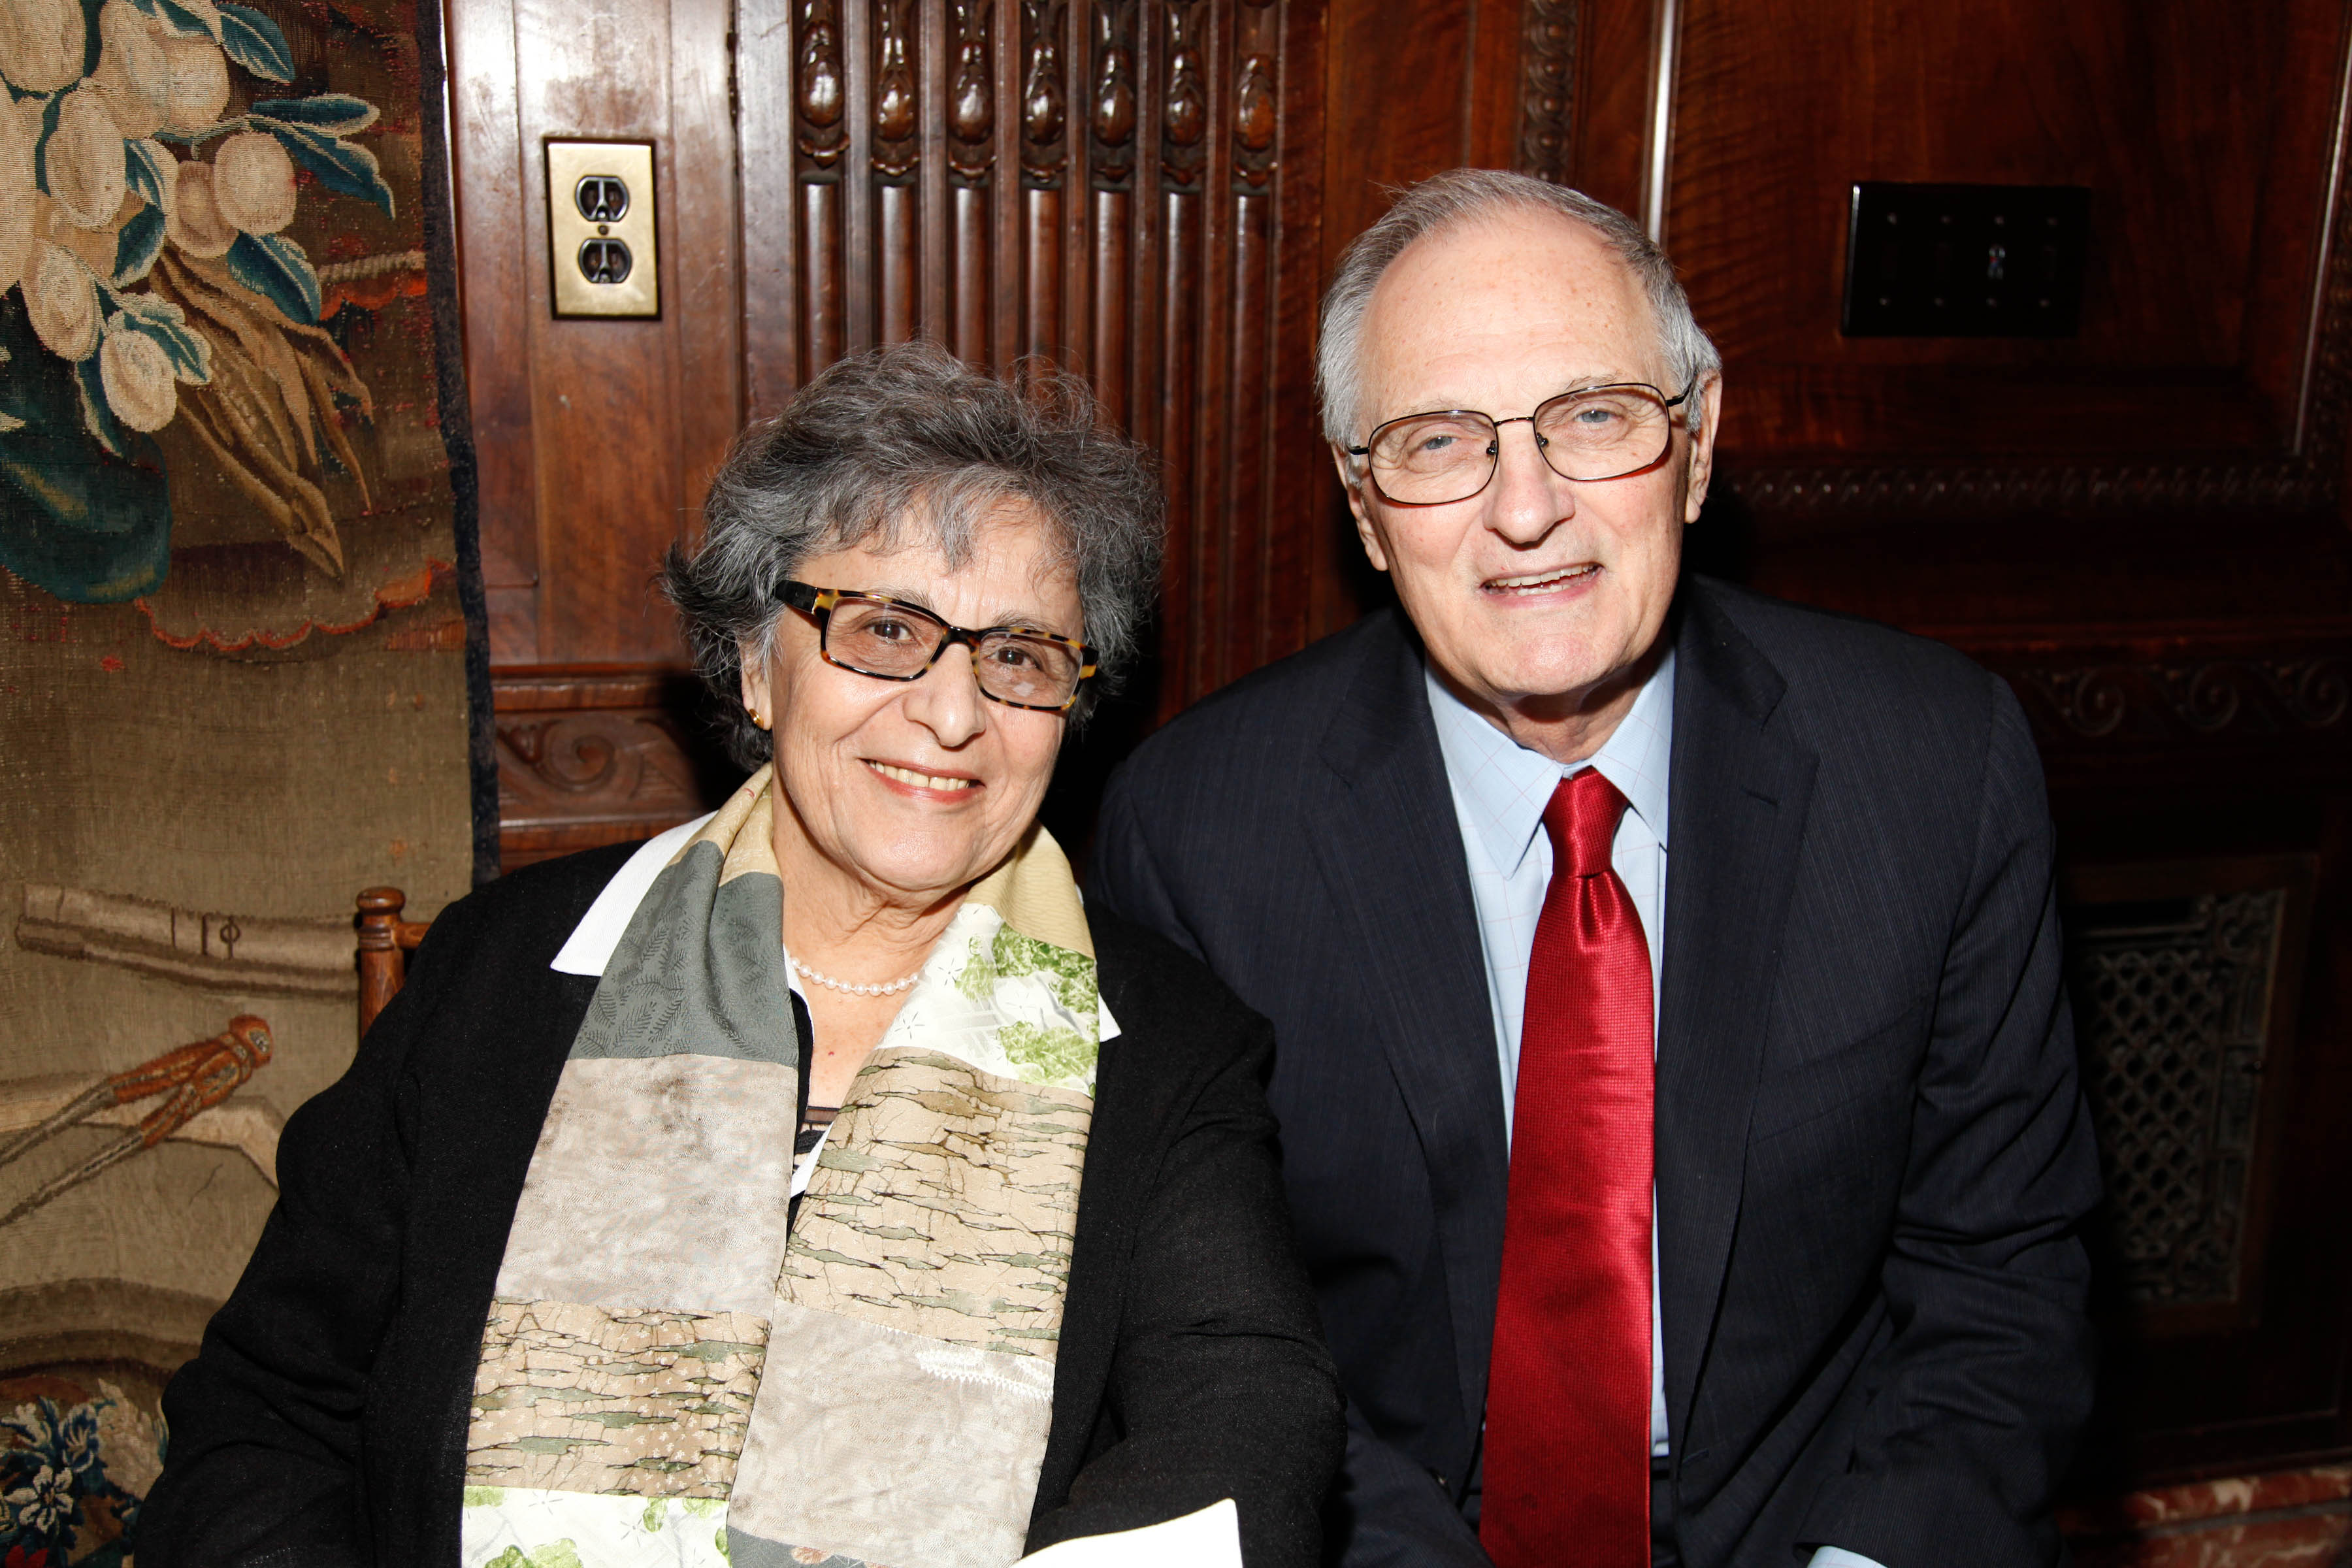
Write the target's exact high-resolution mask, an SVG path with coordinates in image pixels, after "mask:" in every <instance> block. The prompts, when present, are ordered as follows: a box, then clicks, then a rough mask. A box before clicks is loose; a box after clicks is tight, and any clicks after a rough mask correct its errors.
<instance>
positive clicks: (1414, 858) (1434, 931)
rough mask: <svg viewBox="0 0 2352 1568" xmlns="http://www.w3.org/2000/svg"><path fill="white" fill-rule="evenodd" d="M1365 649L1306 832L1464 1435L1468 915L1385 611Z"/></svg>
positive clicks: (1504, 1177)
mask: <svg viewBox="0 0 2352 1568" xmlns="http://www.w3.org/2000/svg"><path fill="white" fill-rule="evenodd" d="M1382 615H1383V616H1385V617H1386V619H1387V625H1386V626H1384V627H1376V628H1373V629H1372V631H1371V632H1370V634H1369V635H1368V636H1367V637H1366V638H1365V642H1366V648H1365V653H1364V658H1363V661H1362V663H1361V664H1360V667H1359V669H1358V674H1357V678H1356V680H1355V682H1354V684H1353V685H1352V687H1351V688H1350V689H1349V694H1348V697H1347V699H1346V700H1344V701H1343V702H1342V704H1341V705H1340V708H1339V711H1338V712H1337V713H1335V714H1334V715H1333V717H1332V721H1331V725H1330V728H1329V729H1328V731H1326V733H1325V736H1324V743H1323V760H1324V762H1325V763H1327V764H1328V766H1329V768H1330V770H1331V772H1332V773H1334V774H1335V775H1336V776H1337V781H1338V784H1339V787H1338V788H1336V789H1333V790H1331V791H1330V792H1329V795H1328V810H1327V811H1325V812H1323V813H1321V814H1319V815H1318V817H1317V820H1316V821H1315V822H1314V823H1313V825H1312V826H1311V827H1310V829H1309V836H1310V838H1311V840H1312V845H1313V848H1314V853H1315V857H1316V859H1317V861H1318V864H1319V865H1320V867H1321V868H1322V871H1323V875H1324V877H1325V879H1327V881H1328V885H1329V886H1330V888H1331V890H1332V893H1333V896H1334V901H1335V902H1336V903H1337V904H1338V905H1339V909H1340V910H1342V911H1343V917H1342V918H1343V919H1346V920H1348V921H1350V922H1351V924H1352V927H1353V931H1352V933H1351V934H1352V938H1353V941H1354V943H1355V951H1356V952H1360V954H1362V955H1363V962H1362V966H1361V969H1360V974H1361V976H1362V981H1363V984H1364V987H1365V990H1366V993H1367V994H1368V995H1369V996H1370V998H1371V1000H1372V1004H1373V1008H1374V1012H1375V1014H1376V1016H1378V1017H1379V1018H1380V1020H1381V1046H1382V1047H1383V1049H1384V1051H1385V1053H1386V1056H1387V1058H1388V1063H1389V1070H1390V1072H1391V1074H1392V1075H1393V1076H1394V1078H1395V1079H1396V1083H1397V1089H1398V1091H1399V1092H1400V1093H1401V1094H1402V1096H1403V1099H1404V1103H1405V1106H1406V1109H1407V1110H1408V1111H1409V1113H1410V1114H1411V1116H1412V1121H1413V1127H1414V1130H1415V1131H1416V1132H1417V1133H1418V1134H1419V1136H1420V1139H1421V1148H1422V1154H1423V1159H1424V1161H1425V1162H1426V1163H1427V1165H1428V1170H1429V1181H1430V1187H1431V1192H1432V1195H1433V1200H1434V1203H1435V1206H1436V1210H1437V1216H1436V1217H1437V1234H1438V1243H1439V1246H1440V1247H1441V1248H1442V1249H1443V1251H1444V1259H1445V1280H1446V1295H1447V1306H1448V1309H1449V1310H1450V1312H1451V1315H1452V1317H1453V1321H1454V1354H1455V1357H1456V1361H1457V1370H1458V1373H1459V1376H1460V1379H1461V1384H1462V1400H1463V1417H1464V1420H1465V1423H1466V1426H1467V1435H1469V1436H1475V1434H1476V1433H1477V1431H1478V1428H1479V1424H1480V1421H1481V1419H1482V1415H1483V1412H1484V1408H1485V1405H1486V1361H1487V1353H1488V1350H1489V1347H1490V1344H1491V1342H1492V1340H1493V1337H1494V1328H1495V1288H1496V1277H1497V1274H1498V1272H1499V1270H1500V1268H1501V1267H1502V1256H1503V1201H1504V1194H1505V1191H1506V1188H1507V1182H1508V1158H1507V1153H1506V1152H1505V1147H1504V1139H1503V1098H1502V1096H1503V1090H1502V1069H1501V1068H1500V1066H1499V1065H1498V1064H1497V1062H1496V1050H1495V1030H1494V1014H1493V1010H1492V1008H1491V1006H1490V1005H1489V1004H1488V1001H1487V996H1486V966H1485V959H1484V957H1483V955H1482V950H1481V948H1480V946H1479V940H1478V918H1477V913H1476V910H1475V907H1474V905H1473V904H1472V902H1471V898H1470V872H1469V865H1468V862H1467V860H1466V858H1465V855H1464V851H1463V846H1462V834H1461V828H1460V826H1459V825H1458V823H1457V822H1456V821H1455V818H1454V796H1453V793H1452V790H1451V789H1450V787H1449V786H1448V785H1447V784H1446V780H1445V765H1444V759H1443V757H1442V756H1441V754H1440V752H1439V751H1438V746H1437V728H1436V725H1435V723H1434V721H1433V720H1432V718H1431V717H1430V711H1429V694H1428V690H1427V688H1426V687H1425V686H1424V684H1423V673H1422V664H1421V657H1420V654H1419V653H1418V651H1417V650H1416V649H1415V648H1414V647H1412V644H1411V642H1410V641H1409V640H1408V638H1407V637H1406V634H1405V633H1404V631H1403V629H1402V625H1401V620H1402V617H1401V616H1398V614H1397V612H1395V611H1394V610H1388V611H1384V612H1382Z"/></svg>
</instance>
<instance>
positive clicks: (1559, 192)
mask: <svg viewBox="0 0 2352 1568" xmlns="http://www.w3.org/2000/svg"><path fill="white" fill-rule="evenodd" d="M1525 212H1538V213H1556V214H1558V215H1559V216H1561V217H1564V218H1567V219H1568V220H1570V222H1572V223H1577V224H1581V225H1582V226H1584V227H1586V228H1588V229H1590V230H1591V231H1592V232H1593V234H1594V235H1596V236H1597V237H1599V238H1600V240H1601V243H1602V244H1604V245H1606V246H1607V247H1609V248H1610V249H1612V250H1613V251H1615V252H1616V253H1617V257H1618V259H1620V260H1621V261H1622V262H1624V264H1625V265H1626V267H1628V268H1631V269H1632V271H1633V276H1634V277H1635V278H1636V279H1639V280H1640V282H1641V285H1642V291H1643V293H1644V294H1646V295H1647V296H1648V297H1649V300H1650V315H1651V317H1652V319H1653V320H1654V321H1656V323H1657V328H1658V347H1659V349H1660V350H1661V351H1662V352H1663V353H1664V356H1665V361H1666V368H1667V371H1668V373H1669V374H1672V375H1673V377H1674V379H1675V383H1676V384H1675V386H1673V387H1670V388H1668V389H1667V390H1668V391H1670V392H1679V391H1680V390H1681V389H1682V387H1681V384H1683V383H1686V382H1689V381H1692V380H1694V379H1696V377H1698V376H1702V375H1706V374H1710V373H1714V372H1718V371H1720V370H1722V368H1723V356H1722V355H1721V354H1719V353H1717V352H1716V348H1715V344H1714V342H1712V341H1711V340H1710V339H1709V338H1708V337H1707V335H1706V332H1704V331H1700V330H1699V324H1698V319H1697V318H1696V317H1695V316H1693V315H1692V314H1691V308H1690V298H1689V296H1687V295H1685V293H1684V292H1683V286H1682V281H1681V279H1678V278H1676V277H1675V264H1674V263H1673V262H1672V261H1670V260H1668V259H1667V258H1666V253H1665V252H1664V251H1663V250H1661V249H1659V248H1658V245H1657V242H1656V241H1654V240H1653V239H1652V238H1651V237H1649V236H1648V235H1646V234H1644V233H1643V232H1642V226H1641V225H1640V224H1637V223H1635V222H1634V221H1633V219H1632V218H1630V217H1627V216H1625V215H1624V214H1623V213H1621V212H1619V211H1618V210H1617V209H1616V208H1615V207H1612V206H1611V205H1609V204H1608V203H1606V202H1600V201H1595V200H1593V199H1592V198H1591V196H1588V195H1585V194H1584V193H1583V192H1582V191H1572V190H1570V189H1569V188H1568V187H1567V186H1566V185H1555V184H1551V183H1550V182H1549V181H1546V180H1538V179H1537V178H1536V177H1535V176H1534V175H1532V174H1512V173H1510V172H1509V171H1507V170H1503V169H1449V170H1447V171H1446V172H1445V173H1444V174H1433V175H1431V176H1430V177H1429V178H1428V179H1426V180H1423V181H1422V182H1421V183H1420V184H1417V185H1414V186H1412V188H1410V189H1408V190H1407V191H1405V192H1404V194H1403V195H1400V196H1399V197H1398V198H1397V201H1396V205H1394V206H1391V208H1389V210H1388V211H1387V212H1385V213H1383V214H1382V215H1381V218H1380V221H1379V222H1377V223H1375V224H1373V225H1372V226H1371V227H1370V228H1368V229H1366V230H1365V231H1364V232H1363V233H1361V234H1360V235H1358V236H1357V237H1356V238H1355V241H1354V243H1352V244H1350V245H1349V247H1348V249H1347V253H1346V254H1345V255H1344V256H1342V257H1340V258H1339V268H1338V269H1337V270H1336V271H1335V272H1334V273H1333V274H1332V276H1331V287H1330V289H1328V290H1327V291H1326V292H1325V293H1324V296H1323V330H1322V333H1321V335H1320V338H1319V340H1318V345H1317V348H1316V351H1315V384H1316V386H1317V389H1318V390H1319V391H1320V392H1321V393H1322V395H1323V435H1324V438H1325V439H1327V440H1328V441H1329V442H1330V443H1331V444H1332V445H1333V446H1335V447H1352V446H1354V445H1355V444H1356V442H1357V441H1358V440H1360V438H1361V437H1363V436H1364V434H1365V431H1364V429H1363V428H1362V421H1363V419H1364V410H1363V406H1362V403H1363V388H1362V376H1363V361H1364V342H1363V340H1364V317H1365V315H1366V314H1367V313H1368V312H1369V311H1370V309H1371V304H1372V290H1373V289H1377V288H1378V287H1380V281H1381V275H1382V274H1383V273H1385V272H1387V271H1388V269H1389V266H1390V264H1391V262H1393V261H1395V260H1396V258H1398V257H1400V256H1402V255H1403V254H1404V253H1405V251H1406V249H1407V248H1408V247H1411V246H1412V243H1413V241H1415V240H1417V239H1420V238H1422V237H1423V236H1426V235H1432V234H1437V233H1440V232H1443V231H1444V230H1447V229H1452V228H1458V227H1461V226H1464V225H1465V224H1470V223H1475V222H1476V221H1478V220H1479V219H1481V218H1491V217H1496V216H1504V215H1507V214H1511V213H1525ZM1703 407H1704V405H1703V404H1702V403H1700V402H1698V401H1696V400H1694V401H1693V402H1692V404H1691V405H1690V410H1689V416H1688V417H1689V423H1690V429H1691V432H1692V433H1693V434H1694V435H1696V433H1697V431H1698V427H1699V416H1700V413H1701V411H1702V409H1703Z"/></svg>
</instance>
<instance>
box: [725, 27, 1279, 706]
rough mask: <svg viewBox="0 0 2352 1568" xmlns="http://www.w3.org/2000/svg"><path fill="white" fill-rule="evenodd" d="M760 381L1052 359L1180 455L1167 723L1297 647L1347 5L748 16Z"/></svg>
mask: <svg viewBox="0 0 2352 1568" xmlns="http://www.w3.org/2000/svg"><path fill="white" fill-rule="evenodd" d="M739 25H740V29H741V37H740V44H739V50H738V59H737V80H738V83H739V91H740V94H741V134H742V146H743V149H744V155H743V180H742V204H743V233H744V250H745V256H746V259H747V265H746V268H745V273H744V289H743V319H744V363H745V384H746V387H747V389H748V393H749V405H750V410H751V413H752V414H753V415H754V416H758V415H761V414H765V413H768V412H771V411H772V410H774V409H775V408H777V407H779V406H781V405H782V403H783V402H784V400H785V399H786V398H788V397H790V396H791V395H792V393H793V390H794V389H795V388H796V387H798V386H799V385H800V384H801V383H802V382H803V381H804V380H805V379H806V378H807V377H808V376H810V375H811V374H814V372H815V371H816V370H818V369H819V368H821V367H823V366H824V365H826V364H828V363H832V362H833V361H834V360H835V359H836V358H838V357H839V356H840V355H842V354H843V353H856V352H858V351H859V350H862V349H865V348H867V347H870V346H872V345H874V344H877V343H888V342H905V341H907V340H908V339H910V338H913V337H918V336H923V337H929V338H933V339H935V340H937V341H939V342H942V343H945V344H946V345H947V346H949V347H950V348H951V349H952V350H954V352H955V353H957V354H959V355H960V356H961V357H962V358H963V359H965V360H967V361H969V362H970V363H973V364H976V365H981V366H984V367H991V368H997V369H1003V368H1005V367H1009V366H1012V365H1014V364H1016V363H1019V362H1022V361H1024V360H1044V361H1051V362H1054V363H1057V364H1059V365H1061V366H1062V367H1064V368H1065V369H1067V370H1070V371H1072V372H1075V373H1077V374H1083V375H1085V376H1086V377H1087V379H1088V381H1090V382H1091V383H1092V384H1093V386H1094V388H1095V390H1096V393H1097V395H1098V396H1099V397H1100V399H1101V400H1102V405H1103V408H1104V412H1105V413H1106V415H1107V416H1108V417H1109V418H1111V419H1112V420H1114V421H1116V422H1117V423H1118V424H1119V425H1121V426H1124V427H1125V428H1126V429H1128V430H1129V432H1130V433H1132V434H1133V435H1135V436H1136V437H1139V438H1140V439H1141V440H1143V441H1145V442H1147V443H1149V444H1150V445H1151V446H1153V447H1156V448H1157V449H1158V450H1159V451H1160V453H1162V454H1163V456H1164V458H1165V460H1166V473H1167V479H1168V489H1169V492H1170V500H1171V514H1170V515H1171V538H1170V541H1169V547H1170V558H1171V571H1170V573H1169V577H1168V587H1169V595H1168V600H1167V604H1166V606H1165V611H1164V616H1163V620H1162V625H1161V636H1160V690H1159V701H1160V704H1161V710H1162V711H1163V712H1172V711H1173V710H1175V709H1176V708H1178V707H1181V706H1182V705H1183V704H1184V703H1185V702H1188V701H1190V700H1192V698H1194V697H1196V696H1199V695H1201V694H1202V693H1203V692H1206V691H1209V690H1211V689H1214V688H1216V687H1218V686H1221V685H1223V683H1224V682H1225V681H1227V680H1229V679H1232V678H1233V677H1234V676H1235V675H1238V674H1240V673H1242V672H1243V671H1244V670H1246V669H1249V668H1255V666H1256V665H1258V664H1261V663H1263V662H1265V660H1266V659H1267V658H1272V657H1274V656H1276V654H1278V653H1281V652H1286V651H1288V650H1289V649H1292V648H1295V647H1299V646H1301V645H1302V644H1303V643H1304V641H1305V640H1306V635H1307V626H1308V624H1309V619H1310V616H1311V604H1312V592H1313V590H1312V589H1311V588H1307V589H1306V590H1305V591H1302V585H1303V584H1305V582H1306V579H1307V575H1308V574H1307V571H1306V569H1305V568H1306V566H1307V563H1306V562H1304V561H1303V560H1302V559H1301V558H1300V556H1299V553H1298V551H1297V530H1296V529H1294V528H1293V527H1291V526H1289V525H1288V521H1287V520H1289V519H1292V518H1295V517H1297V516H1298V515H1300V514H1301V513H1302V512H1304V511H1305V510H1306V509H1307V508H1308V507H1309V506H1311V505H1312V504H1313V500H1314V491H1313V490H1312V489H1311V486H1312V483H1313V479H1312V476H1311V474H1309V473H1307V471H1306V470H1305V469H1304V468H1302V467H1301V466H1300V465H1298V464H1297V463H1295V462H1291V461H1288V460H1287V455H1288V454H1290V453H1293V452H1296V451H1297V450H1299V449H1300V448H1301V447H1303V446H1305V445H1307V444H1308V443H1309V442H1311V433H1312V430H1313V427H1314V426H1313V418H1314V411H1313V409H1312V407H1311V405H1310V404H1309V402H1308V400H1307V395H1306V392H1307V375H1306V372H1305V368H1304V365H1303V363H1302V359H1301V350H1302V347H1303V345H1304V343H1305V342H1306V341H1307V322H1308V320H1309V318H1310V317H1311V314H1312V311H1313V309H1314V300H1315V291H1316V285H1317V273H1318V261H1319V257H1318V252H1317V249H1316V239H1317V227H1316V221H1317V215H1318V208H1319V205H1320V196H1319V183H1318V174H1319V172H1320V171H1319V166H1318V161H1319V156H1320V153H1321V134H1322V128H1321V123H1320V113H1319V110H1320V104H1321V97H1322V93H1321V86H1322V84H1321V81H1320V79H1319V68H1320V66H1321V60H1322V52H1323V51H1322V27H1323V16H1322V13H1321V11H1320V9H1319V8H1318V7H1317V6H1315V5H1307V4H1300V3H1297V0H1150V3H1147V0H1092V3H1088V0H1078V3H1075V4H1074V3H1071V0H1002V3H996V0H929V3H918V0H743V4H742V6H741V14H740V24H739Z"/></svg>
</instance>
